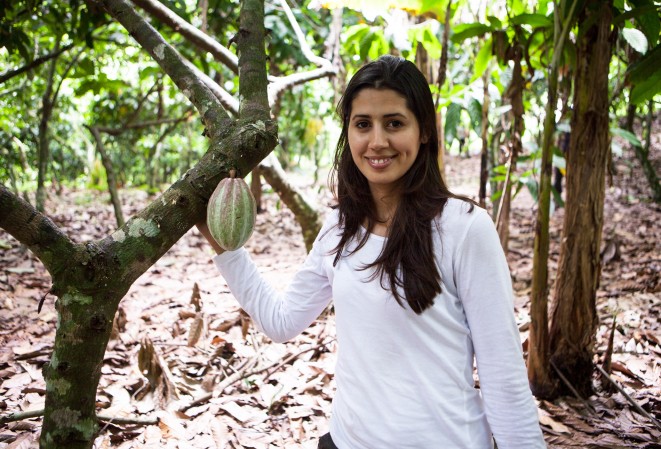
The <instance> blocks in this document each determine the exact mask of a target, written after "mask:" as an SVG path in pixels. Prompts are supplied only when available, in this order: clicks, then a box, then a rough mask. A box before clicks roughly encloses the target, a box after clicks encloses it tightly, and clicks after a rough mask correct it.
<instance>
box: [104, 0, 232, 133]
mask: <svg viewBox="0 0 661 449" xmlns="http://www.w3.org/2000/svg"><path fill="white" fill-rule="evenodd" d="M103 4H104V6H105V7H106V9H107V11H108V12H109V13H110V15H112V16H113V17H114V18H115V20H117V21H118V22H119V23H121V24H122V25H123V26H124V28H126V30H127V31H128V32H129V33H130V34H131V36H133V38H134V39H135V40H136V41H138V43H139V44H140V45H141V46H142V47H143V48H144V49H145V50H147V51H148V52H149V54H150V55H151V56H152V58H154V60H155V61H156V62H157V63H158V64H159V65H160V66H161V68H162V69H163V70H164V71H165V72H166V73H167V74H168V75H169V76H170V78H172V80H173V81H174V83H175V84H176V85H177V87H179V88H180V89H181V91H182V92H183V93H184V95H186V97H188V99H189V100H190V101H191V103H193V105H194V106H195V108H196V109H197V110H198V111H199V112H200V115H201V116H202V119H203V121H204V124H205V126H206V127H207V129H208V130H209V131H210V134H211V135H212V136H217V135H219V134H221V133H222V131H223V130H222V129H220V128H219V124H220V123H221V121H222V119H223V118H225V117H227V112H226V111H225V110H224V109H223V107H222V105H221V104H220V102H219V101H218V98H217V97H216V96H215V95H214V94H213V93H212V92H211V90H209V88H208V87H207V86H206V85H205V83H204V82H203V81H202V80H201V79H200V77H199V76H198V74H197V73H196V72H195V71H194V70H192V68H191V66H192V64H191V63H190V62H188V61H186V60H185V59H184V58H183V57H182V56H181V55H180V54H179V53H178V52H177V50H175V49H174V47H172V46H171V45H170V44H168V43H167V42H166V41H165V40H164V39H163V37H162V36H161V35H160V34H159V33H158V31H156V30H155V29H154V28H153V27H152V26H151V25H150V24H149V23H147V21H146V20H144V19H143V18H142V17H140V15H138V14H137V13H136V12H135V10H134V9H133V7H132V6H131V4H130V3H129V2H128V1H127V0H103Z"/></svg>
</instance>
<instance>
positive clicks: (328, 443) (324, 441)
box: [317, 433, 337, 449]
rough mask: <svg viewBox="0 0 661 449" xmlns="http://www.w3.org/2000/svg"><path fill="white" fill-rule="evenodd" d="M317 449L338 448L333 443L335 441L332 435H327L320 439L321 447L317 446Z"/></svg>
mask: <svg viewBox="0 0 661 449" xmlns="http://www.w3.org/2000/svg"><path fill="white" fill-rule="evenodd" d="M317 449H337V446H335V443H333V439H332V438H331V435H330V433H327V434H326V435H324V436H323V437H321V438H319V446H317Z"/></svg>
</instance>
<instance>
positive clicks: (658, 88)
mask: <svg viewBox="0 0 661 449" xmlns="http://www.w3.org/2000/svg"><path fill="white" fill-rule="evenodd" d="M626 77H627V79H628V81H629V82H630V83H631V84H633V86H634V87H633V89H632V91H631V99H630V100H631V101H632V102H633V103H634V104H639V103H642V102H644V101H646V100H649V99H651V98H652V97H654V96H655V95H656V94H657V93H659V92H661V45H657V46H656V47H654V48H653V49H652V50H650V51H648V52H647V53H646V54H645V56H643V57H642V58H641V59H640V60H638V61H636V62H635V63H634V64H632V65H631V66H630V67H629V68H628V69H627V71H626Z"/></svg>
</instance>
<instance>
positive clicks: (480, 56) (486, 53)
mask: <svg viewBox="0 0 661 449" xmlns="http://www.w3.org/2000/svg"><path fill="white" fill-rule="evenodd" d="M492 48H493V39H488V40H487V41H486V42H485V43H484V45H483V46H482V48H480V51H478V52H477V56H476V57H475V65H474V69H473V76H472V77H471V82H473V81H475V80H476V79H478V78H480V77H481V76H482V75H483V74H484V71H485V70H486V69H487V67H488V66H489V61H491V56H492V54H491V53H492Z"/></svg>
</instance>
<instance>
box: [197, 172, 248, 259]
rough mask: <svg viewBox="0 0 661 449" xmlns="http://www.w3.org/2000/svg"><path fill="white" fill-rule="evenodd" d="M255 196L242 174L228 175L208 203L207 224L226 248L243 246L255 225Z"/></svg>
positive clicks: (228, 249) (231, 248)
mask: <svg viewBox="0 0 661 449" xmlns="http://www.w3.org/2000/svg"><path fill="white" fill-rule="evenodd" d="M256 212H257V211H256V206H255V198H254V197H253V196H252V192H250V188H249V187H248V184H246V182H245V181H244V180H243V179H242V178H235V177H234V170H232V171H231V172H230V177H229V178H225V179H223V180H222V181H220V183H219V184H218V186H217V187H216V190H214V192H213V194H212V195H211V198H209V204H208V205H207V226H208V227H209V232H210V233H211V236H212V237H213V238H214V240H216V242H218V244H219V245H220V246H221V247H222V248H223V249H224V250H226V251H234V250H235V249H238V248H240V247H242V246H243V244H244V243H246V241H247V240H248V239H249V238H250V236H251V235H252V231H253V229H254V228H255V215H256Z"/></svg>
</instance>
